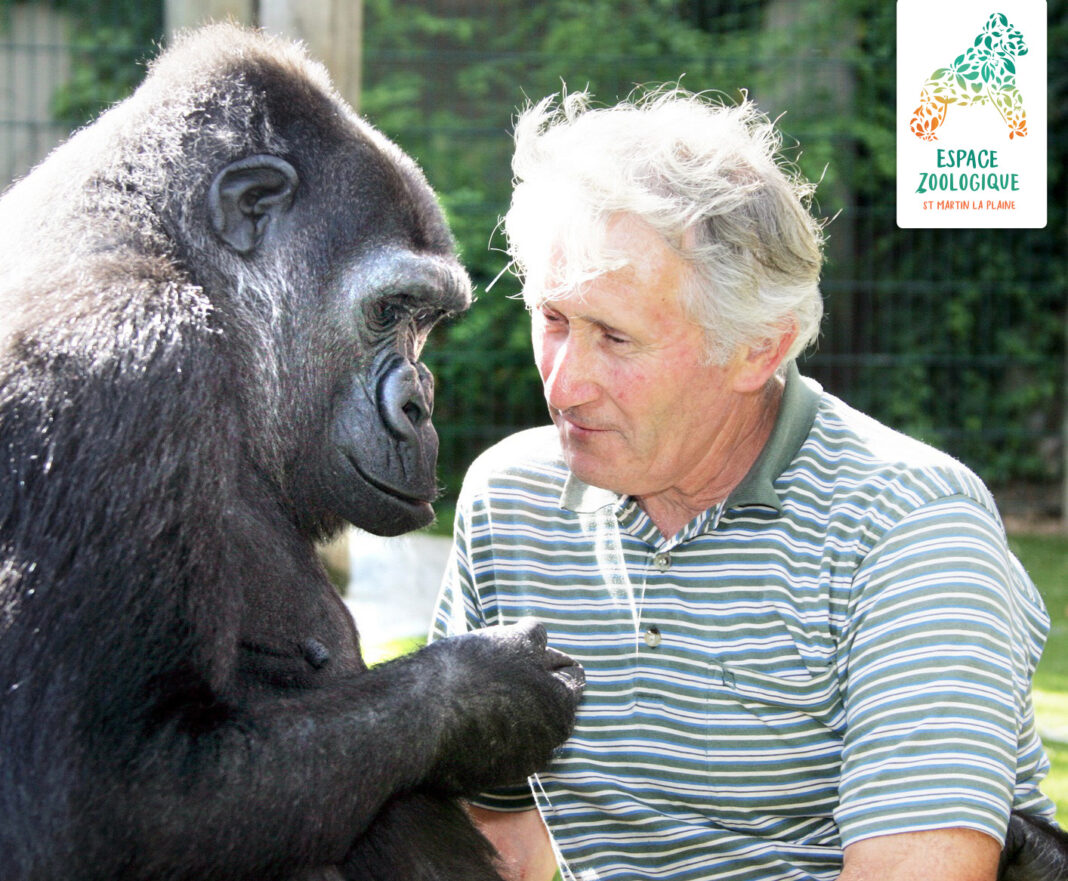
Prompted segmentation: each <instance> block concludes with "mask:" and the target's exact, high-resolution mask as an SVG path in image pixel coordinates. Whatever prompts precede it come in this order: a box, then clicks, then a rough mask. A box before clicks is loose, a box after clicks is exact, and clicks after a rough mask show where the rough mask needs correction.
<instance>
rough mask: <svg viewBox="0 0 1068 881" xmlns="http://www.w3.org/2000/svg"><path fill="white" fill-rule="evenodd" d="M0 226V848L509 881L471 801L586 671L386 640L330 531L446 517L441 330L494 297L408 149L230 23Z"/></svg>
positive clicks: (528, 646) (560, 726) (20, 879)
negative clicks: (324, 551) (336, 571)
mask: <svg viewBox="0 0 1068 881" xmlns="http://www.w3.org/2000/svg"><path fill="white" fill-rule="evenodd" d="M0 243H2V244H0V248H2V259H0V457H2V460H3V467H4V468H5V475H4V479H3V481H2V483H0V878H3V879H4V881H36V879H58V878H65V879H78V881H91V879H109V881H114V879H129V881H135V879H153V881H171V879H198V881H207V879H227V881H239V879H257V881H265V879H300V881H311V879H328V878H329V879H388V881H399V879H406V881H421V879H464V881H489V879H498V878H499V875H498V874H497V872H496V871H495V870H494V868H493V854H492V850H491V848H490V847H489V845H488V843H487V842H486V841H485V840H484V839H483V838H481V837H480V836H479V835H478V834H477V832H476V831H475V830H474V827H473V826H472V825H471V824H470V822H469V821H468V820H467V817H466V814H465V813H464V812H463V810H462V808H461V807H460V805H459V802H458V801H457V796H462V795H464V794H470V793H473V792H476V791H478V790H480V789H483V788H485V787H489V786H495V785H500V784H504V783H510V782H516V781H521V780H523V779H524V778H525V777H526V776H527V775H528V774H530V773H532V772H534V771H535V770H536V769H538V768H539V767H541V766H542V765H543V764H544V763H545V762H546V761H547V760H548V758H549V756H550V754H551V751H552V750H553V749H554V748H555V747H556V746H557V745H558V744H559V743H561V742H562V741H563V740H564V739H565V738H566V737H567V735H568V733H569V731H570V728H571V725H572V722H573V715H574V710H575V706H576V703H577V700H578V696H579V693H580V690H581V686H582V673H581V669H580V668H579V667H578V666H577V665H576V664H575V663H574V662H573V661H572V660H571V659H570V658H568V657H567V656H566V655H563V654H561V653H558V652H555V651H554V650H552V649H550V648H548V647H547V645H546V636H545V631H544V630H543V629H542V628H541V627H540V625H537V624H534V623H533V622H529V621H528V622H520V623H519V624H516V625H513V626H511V627H507V628H498V629H495V630H491V631H486V632H483V633H478V634H471V635H468V636H464V637H460V638H457V639H455V640H446V641H443V642H439V643H436V644H433V645H431V646H429V647H427V648H426V649H423V650H421V651H419V652H417V653H415V654H413V655H410V656H408V657H406V658H402V659H399V660H397V661H394V662H392V663H389V664H386V665H382V666H380V667H376V668H375V669H372V670H368V669H367V668H366V666H365V665H364V663H363V661H362V659H361V655H360V648H359V640H358V636H357V633H356V630H355V628H354V626H353V624H352V621H351V619H350V617H349V615H348V612H347V611H346V609H345V607H344V605H343V604H342V602H341V600H340V599H339V597H338V596H337V593H336V591H335V590H334V589H333V587H332V586H331V584H330V582H329V581H328V579H327V578H326V576H325V574H324V571H323V569H322V567H321V565H320V563H319V562H318V558H317V556H316V552H315V547H314V543H315V541H317V540H320V539H323V538H325V537H328V536H330V535H331V534H333V533H335V532H336V531H337V530H338V529H339V528H340V527H341V526H342V524H343V523H344V522H346V521H347V522H349V523H354V524H356V525H357V526H359V527H361V528H363V529H367V530H369V531H371V532H375V533H379V534H397V533H400V532H403V531H405V530H409V529H412V528H415V527H418V526H421V525H424V524H426V523H427V522H428V521H429V520H430V519H431V518H432V516H433V511H432V508H431V502H432V500H433V498H434V496H435V492H436V485H435V476H434V469H435V465H436V458H437V436H436V434H435V432H434V428H433V425H432V423H431V410H432V407H433V383H432V378H431V376H430V374H429V372H428V371H427V369H426V368H425V367H424V366H423V365H422V364H421V363H420V362H419V360H418V359H419V354H420V350H421V349H422V346H423V344H424V342H425V340H426V338H427V334H428V333H429V331H430V329H431V327H432V326H433V325H434V324H435V323H436V322H437V321H438V320H439V319H441V318H443V317H444V316H447V315H451V314H454V313H458V312H460V311H462V310H464V309H465V308H466V307H467V306H468V304H469V302H470V292H469V283H468V281H467V278H466V276H465V274H464V272H463V270H462V269H461V267H460V265H459V263H458V262H457V260H456V257H455V255H454V245H453V241H452V239H451V236H450V234H449V232H448V230H447V227H446V225H445V222H444V220H443V218H442V215H441V212H440V210H439V208H438V206H437V203H436V200H435V198H434V196H433V194H432V192H431V190H430V189H429V188H428V186H427V184H426V182H425V180H424V179H423V177H422V174H421V172H420V171H419V170H418V169H417V168H416V166H415V165H414V163H413V162H412V161H411V160H410V159H409V158H408V157H406V156H405V155H404V154H403V153H402V152H401V151H400V150H399V149H398V148H397V147H395V146H394V145H393V144H391V143H390V142H389V141H387V140H386V139H385V138H384V137H383V136H382V135H381V134H379V133H378V132H376V131H375V130H374V129H372V128H371V127H370V126H368V125H367V124H366V123H364V122H362V121H361V120H360V119H358V118H357V117H356V115H355V114H354V113H353V112H352V110H351V109H350V108H349V107H348V106H347V105H346V104H345V103H344V102H343V101H342V100H341V99H340V98H339V97H338V95H337V94H336V93H335V92H334V90H333V88H332V87H331V85H330V83H329V81H328V79H327V76H326V74H325V72H324V70H323V69H322V68H321V67H320V66H319V65H317V64H315V63H313V62H311V61H310V60H309V59H308V58H307V57H306V56H305V55H304V53H303V51H302V50H300V49H299V48H297V47H294V46H292V45H290V44H288V43H284V42H281V41H277V40H273V39H271V38H268V37H265V36H263V35H260V34H257V33H255V32H252V31H246V30H243V29H241V28H238V27H235V26H230V25H221V26H214V27H212V28H208V29H205V30H203V31H199V32H196V33H194V34H190V35H187V36H186V37H184V38H183V39H181V40H180V41H178V42H177V43H176V45H175V46H174V47H173V48H171V49H170V50H169V51H167V52H165V53H164V54H163V55H162V56H161V57H160V58H159V59H158V60H157V61H156V62H155V63H154V64H153V66H152V67H151V70H150V72H149V75H148V77H147V79H146V81H145V82H144V84H143V85H142V86H141V88H140V89H139V90H138V91H137V92H136V93H135V94H134V95H133V96H132V97H131V98H129V99H128V100H127V101H125V102H123V103H121V104H119V105H117V106H115V107H114V108H112V109H111V110H109V111H108V112H106V113H105V114H103V115H102V116H101V117H100V118H99V119H98V120H97V121H96V122H95V123H94V124H92V125H91V126H89V127H87V128H85V129H83V130H82V131H80V132H79V133H77V134H76V135H75V136H74V137H72V138H71V139H70V140H69V141H68V142H67V143H66V144H65V145H64V146H62V147H60V148H58V149H57V150H56V151H55V152H54V153H53V154H52V155H51V156H50V157H49V158H47V159H46V160H45V161H44V162H43V163H42V164H41V165H40V166H39V167H38V168H36V169H35V170H34V171H33V172H32V173H31V174H29V175H28V176H27V177H26V178H25V179H24V180H22V181H21V182H19V183H18V184H16V185H15V186H14V187H13V188H11V189H10V190H9V192H8V193H7V194H6V195H5V196H4V197H3V199H2V201H0ZM383 589H388V585H384V586H383Z"/></svg>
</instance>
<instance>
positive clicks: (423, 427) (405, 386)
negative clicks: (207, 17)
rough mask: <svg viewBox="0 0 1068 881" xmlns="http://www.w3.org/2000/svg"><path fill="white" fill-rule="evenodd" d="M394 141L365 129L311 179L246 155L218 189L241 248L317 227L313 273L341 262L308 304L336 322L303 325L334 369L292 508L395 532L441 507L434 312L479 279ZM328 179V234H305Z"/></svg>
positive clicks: (259, 247) (459, 300) (233, 239)
mask: <svg viewBox="0 0 1068 881" xmlns="http://www.w3.org/2000/svg"><path fill="white" fill-rule="evenodd" d="M390 153H391V151H390V149H389V146H388V145H387V146H385V147H383V146H382V145H380V144H375V143H374V142H373V141H371V140H369V139H357V140H356V141H355V144H354V145H353V144H350V145H349V147H348V148H347V149H346V151H345V153H344V154H343V161H336V162H335V163H334V164H333V166H330V165H329V164H328V167H332V168H334V177H335V178H341V181H340V183H339V182H338V180H330V179H329V178H330V174H329V172H328V173H327V174H317V175H315V176H312V177H311V178H310V179H309V180H303V179H302V176H301V175H300V174H298V172H297V170H296V168H295V167H294V166H293V165H292V164H291V163H290V162H289V161H288V160H287V159H286V158H284V157H282V156H275V155H267V154H261V155H253V156H248V157H244V158H242V159H239V160H237V161H235V162H231V163H230V164H228V165H227V166H226V167H225V168H224V169H223V170H222V171H221V172H219V174H218V175H216V177H215V180H214V182H213V184H212V187H211V190H210V192H209V199H208V201H209V205H208V210H209V215H210V217H211V220H212V225H213V229H214V231H215V233H216V235H217V236H218V237H219V239H221V240H222V242H223V243H224V244H225V245H226V246H227V247H228V248H229V249H230V250H232V251H233V252H235V253H237V254H240V255H243V256H244V257H245V258H246V259H248V260H257V259H259V258H260V256H261V252H274V254H275V256H277V255H278V254H279V253H281V254H286V253H287V252H293V251H295V250H297V249H299V248H301V247H302V246H303V247H305V248H306V247H307V242H308V241H309V238H311V240H312V241H317V242H321V243H322V247H323V249H324V250H323V253H322V254H320V255H316V256H313V257H312V258H311V259H309V255H308V254H307V253H304V254H301V255H299V256H300V259H301V262H303V263H304V264H305V265H309V266H311V267H312V269H310V270H309V272H308V275H310V276H314V274H315V267H316V266H322V267H330V268H331V270H330V271H329V272H328V273H327V274H325V275H324V276H322V277H321V279H320V282H319V285H318V287H319V288H320V289H321V300H322V302H321V304H320V307H319V309H318V310H310V311H314V314H315V316H316V319H317V320H319V321H321V322H322V323H323V324H324V325H325V326H326V327H327V328H329V333H323V332H321V331H317V330H316V329H315V328H306V329H305V334H306V335H307V340H306V341H305V347H304V351H305V352H307V353H308V357H310V358H313V359H314V361H315V363H316V364H317V365H318V366H319V367H320V368H322V367H323V366H325V367H326V368H327V369H326V370H325V371H324V370H321V369H320V370H319V372H320V373H327V374H331V375H332V376H333V387H332V390H331V392H330V394H329V395H328V396H326V398H327V400H328V401H329V404H328V408H329V409H328V411H327V412H326V413H325V418H324V420H323V422H324V424H323V425H322V427H321V430H322V431H323V432H324V434H325V436H324V437H321V438H319V439H318V441H317V442H316V443H314V444H307V443H302V444H301V449H303V450H304V451H306V452H305V455H302V456H299V457H298V461H296V462H295V463H294V466H293V474H291V475H290V476H289V477H288V479H287V482H288V483H289V484H290V489H289V493H288V494H289V495H290V497H292V498H293V499H294V501H295V508H296V509H299V510H300V511H302V512H317V513H318V514H319V517H320V519H321V520H322V524H320V525H317V526H316V527H315V529H316V531H319V532H329V531H330V530H331V528H332V525H333V523H334V522H336V520H338V519H340V520H345V521H348V522H349V523H352V524H354V525H355V526H358V527H360V528H362V529H366V530H368V531H370V532H374V533H376V534H379V535H396V534H399V533H402V532H407V531H409V530H411V529H415V528H418V527H420V526H425V525H426V524H427V523H429V522H430V521H431V520H432V519H433V516H434V511H433V508H432V502H433V501H434V499H435V497H436V495H437V483H436V476H435V474H436V465H437V451H438V440H437V433H436V432H435V430H434V426H433V423H432V421H431V416H432V413H433V407H434V380H433V376H432V375H431V373H430V371H429V370H428V369H427V368H426V367H425V366H424V365H423V364H422V363H420V362H419V356H420V353H421V351H422V348H423V345H424V343H425V342H426V339H427V336H428V335H429V333H430V331H431V329H432V328H433V327H434V325H435V324H436V323H437V322H438V321H439V320H441V319H442V318H443V317H446V316H449V315H453V314H456V313H458V312H461V311H463V310H464V309H466V308H467V307H468V306H469V305H470V301H471V295H470V283H469V281H468V279H467V276H466V274H465V273H464V271H463V269H462V268H461V266H460V264H459V263H458V262H457V260H456V258H455V255H454V253H453V246H452V239H451V236H450V235H449V233H448V231H447V228H446V226H445V222H444V218H443V217H442V216H441V213H440V210H439V209H438V207H437V203H436V201H435V199H434V197H433V195H432V193H431V191H430V190H429V188H428V187H427V185H426V184H425V182H424V181H423V180H422V177H421V175H420V174H419V173H418V171H416V170H415V168H414V167H413V166H410V165H408V164H405V162H404V160H403V158H402V157H398V156H395V155H390ZM327 191H330V193H331V196H332V199H331V201H332V202H334V203H335V204H337V205H338V206H340V207H339V208H336V209H335V211H334V213H333V214H332V216H331V217H330V219H329V225H328V228H327V229H326V230H325V231H323V233H322V234H320V235H317V236H313V237H309V236H307V235H303V236H302V235H301V232H302V231H303V230H307V229H309V228H313V227H314V226H315V225H319V226H320V227H321V226H322V224H323V220H322V215H323V212H322V208H321V206H322V204H323V202H324V201H325V200H324V198H323V193H325V192H327ZM292 256H293V257H294V258H296V257H297V256H298V255H296V254H293V255H292ZM337 266H342V267H345V268H344V269H343V270H341V271H340V272H338V271H336V270H334V269H333V267H337ZM312 287H315V286H314V285H313V286H312ZM302 391H303V390H302V389H300V388H298V389H297V390H296V394H298V395H299V394H300V393H301V392H302ZM300 428H301V426H293V429H294V430H295V432H296V434H299V433H300ZM308 450H311V451H314V452H313V454H312V455H307V451H308Z"/></svg>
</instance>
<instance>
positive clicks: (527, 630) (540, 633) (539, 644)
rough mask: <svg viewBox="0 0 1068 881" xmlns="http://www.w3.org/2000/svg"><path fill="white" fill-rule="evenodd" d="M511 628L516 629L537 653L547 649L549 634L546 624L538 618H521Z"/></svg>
mask: <svg viewBox="0 0 1068 881" xmlns="http://www.w3.org/2000/svg"><path fill="white" fill-rule="evenodd" d="M509 629H511V630H513V631H515V633H516V634H517V635H518V636H519V637H520V638H521V639H523V641H524V642H526V643H527V644H528V645H530V646H531V647H532V648H533V649H534V651H535V652H536V653H540V652H543V651H545V648H546V646H548V644H549V634H548V633H547V632H546V630H545V625H544V624H542V623H541V622H540V621H538V619H537V618H530V617H527V618H520V619H519V620H518V621H516V623H515V624H513V625H511V627H510V628H509Z"/></svg>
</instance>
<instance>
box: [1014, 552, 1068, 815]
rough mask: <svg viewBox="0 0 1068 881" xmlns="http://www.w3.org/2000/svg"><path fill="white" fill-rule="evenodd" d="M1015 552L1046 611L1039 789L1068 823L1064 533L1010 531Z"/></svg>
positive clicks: (1038, 692) (1038, 705)
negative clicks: (1043, 762)
mask: <svg viewBox="0 0 1068 881" xmlns="http://www.w3.org/2000/svg"><path fill="white" fill-rule="evenodd" d="M1009 544H1010V545H1011V547H1012V549H1013V551H1014V552H1015V553H1016V556H1017V557H1019V558H1020V562H1021V563H1023V565H1024V568H1025V569H1026V570H1027V571H1028V573H1029V574H1030V576H1031V578H1032V579H1033V580H1034V582H1035V584H1036V585H1037V587H1038V589H1039V591H1040V592H1041V594H1042V598H1043V599H1044V600H1045V601H1046V608H1047V609H1048V610H1049V616H1050V622H1051V626H1050V633H1049V639H1048V640H1047V641H1046V649H1045V651H1044V652H1043V653H1042V660H1041V662H1040V663H1039V665H1038V670H1037V671H1036V672H1035V683H1034V695H1035V716H1036V718H1037V721H1038V730H1039V732H1041V734H1042V739H1043V741H1044V742H1045V744H1046V752H1047V754H1048V755H1049V760H1050V764H1051V766H1052V767H1051V768H1050V773H1049V776H1048V777H1047V778H1046V780H1045V782H1044V783H1043V784H1042V791H1043V792H1045V793H1046V795H1048V796H1049V797H1050V798H1052V799H1053V800H1054V801H1055V802H1056V803H1057V816H1058V818H1059V819H1060V821H1061V823H1065V822H1068V638H1066V637H1068V536H1066V535H1013V536H1011V537H1010V540H1009Z"/></svg>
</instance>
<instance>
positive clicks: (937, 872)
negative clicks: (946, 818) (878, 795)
mask: <svg viewBox="0 0 1068 881" xmlns="http://www.w3.org/2000/svg"><path fill="white" fill-rule="evenodd" d="M843 853H844V862H843V865H842V874H840V875H839V876H838V881H994V879H995V878H996V877H997V870H998V857H999V856H1000V855H1001V843H1000V842H998V841H996V840H995V839H993V838H991V837H990V836H989V835H987V834H986V833H984V832H977V831H976V830H974V829H936V830H933V831H930V832H904V833H901V834H899V835H881V836H879V837H877V838H866V839H864V840H862V841H857V842H855V843H854V844H850V845H847V846H846V848H845V850H844V852H843Z"/></svg>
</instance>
